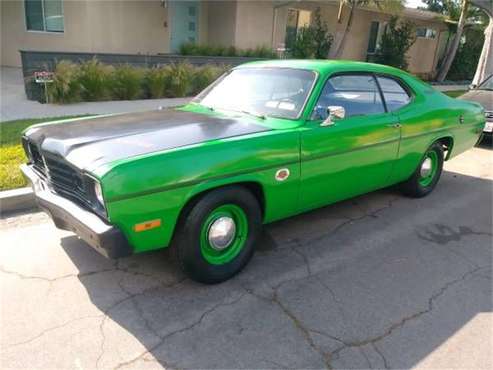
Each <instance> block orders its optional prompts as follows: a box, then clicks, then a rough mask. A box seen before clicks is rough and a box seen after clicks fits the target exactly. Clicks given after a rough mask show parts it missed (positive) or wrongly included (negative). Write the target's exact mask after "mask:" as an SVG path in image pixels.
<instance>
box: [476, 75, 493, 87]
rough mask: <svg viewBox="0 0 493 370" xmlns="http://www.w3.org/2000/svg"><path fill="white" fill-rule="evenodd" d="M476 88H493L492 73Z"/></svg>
mask: <svg viewBox="0 0 493 370" xmlns="http://www.w3.org/2000/svg"><path fill="white" fill-rule="evenodd" d="M477 89H478V90H490V91H492V90H493V75H492V76H490V77H488V78H487V79H486V80H484V81H483V82H482V83H481V84H480V85H479V86H478V87H477Z"/></svg>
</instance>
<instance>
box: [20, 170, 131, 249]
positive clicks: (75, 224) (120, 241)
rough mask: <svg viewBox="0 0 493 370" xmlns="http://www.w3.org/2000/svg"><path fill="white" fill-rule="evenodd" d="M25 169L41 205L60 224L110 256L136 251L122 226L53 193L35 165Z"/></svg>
mask: <svg viewBox="0 0 493 370" xmlns="http://www.w3.org/2000/svg"><path fill="white" fill-rule="evenodd" d="M21 171H22V173H23V174H24V176H25V177H26V178H27V179H28V180H29V181H30V182H31V184H32V187H33V190H34V195H35V199H36V201H37V203H38V205H39V207H40V208H41V209H42V210H43V211H45V212H46V213H48V214H49V215H50V216H51V218H52V219H53V221H54V222H55V225H56V227H58V228H59V229H63V230H69V231H73V232H74V233H76V234H77V235H78V236H79V237H80V238H81V239H82V240H84V241H85V242H86V243H87V244H89V245H90V246H91V247H93V248H94V249H96V250H97V251H98V252H99V253H101V254H103V255H104V256H106V257H108V258H120V257H126V256H129V255H131V254H132V247H131V246H130V245H129V243H128V241H127V239H126V237H125V235H124V234H123V233H122V231H121V230H120V229H119V228H118V227H116V226H113V225H110V224H107V223H106V222H104V221H103V220H102V219H101V218H99V217H98V216H97V215H95V214H94V213H92V212H90V211H88V210H86V209H83V208H81V207H80V206H78V205H77V204H75V203H74V202H72V201H70V200H68V199H66V198H63V197H61V196H59V195H57V194H55V193H53V192H52V191H51V190H50V189H49V188H48V186H47V184H46V182H45V181H44V179H43V178H41V177H40V176H39V175H38V174H37V173H36V172H35V171H34V170H33V168H32V166H30V165H26V164H24V165H22V166H21Z"/></svg>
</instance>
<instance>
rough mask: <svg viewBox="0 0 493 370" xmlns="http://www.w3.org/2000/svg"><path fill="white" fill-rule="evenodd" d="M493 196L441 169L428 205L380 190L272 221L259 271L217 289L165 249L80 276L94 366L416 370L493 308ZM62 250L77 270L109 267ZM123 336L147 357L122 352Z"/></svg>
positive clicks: (70, 244) (76, 245)
mask: <svg viewBox="0 0 493 370" xmlns="http://www.w3.org/2000/svg"><path fill="white" fill-rule="evenodd" d="M491 188H492V182H491V181H490V180H485V179H480V178H474V177H469V176H464V175H461V174H457V173H452V172H444V175H443V178H442V180H441V183H440V184H439V186H438V188H437V189H436V191H435V192H434V193H433V194H431V195H430V196H429V197H427V198H424V199H418V200H414V199H407V198H404V197H402V196H401V195H400V194H398V193H397V192H395V191H393V190H388V189H385V190H382V191H378V192H375V193H372V194H368V195H364V196H361V197H358V198H355V199H351V200H348V201H344V202H341V203H338V204H335V205H332V206H328V207H325V208H323V209H320V210H317V211H314V212H310V213H307V214H304V215H301V216H298V217H293V218H290V219H288V220H285V221H281V222H278V223H275V224H272V225H269V226H267V227H266V229H265V232H264V236H263V238H262V240H261V241H260V242H259V247H258V251H257V253H256V255H255V257H254V258H253V260H252V261H251V263H250V265H249V266H247V268H246V269H245V270H244V271H243V272H242V273H240V274H239V275H238V276H237V277H235V278H234V279H231V280H230V281H228V282H226V283H223V284H220V285H215V286H205V285H200V284H196V283H194V282H191V281H190V280H188V279H185V277H184V276H183V275H182V273H181V272H180V271H178V270H177V268H176V267H175V266H174V265H173V264H172V263H170V258H169V256H168V253H167V251H164V252H156V253H149V254H143V255H136V256H133V257H130V258H126V259H121V260H118V261H116V262H114V263H113V264H111V263H110V262H108V269H105V270H104V271H101V272H98V273H94V274H87V275H81V276H80V277H79V279H80V281H81V283H82V284H83V285H84V287H85V289H86V290H87V293H88V295H89V297H90V299H91V301H92V302H93V304H94V305H96V306H97V307H98V308H99V309H100V310H101V311H102V312H104V313H105V315H106V316H105V318H104V319H103V321H102V323H101V328H100V329H101V333H102V336H103V338H104V341H103V343H102V345H101V348H99V349H98V350H99V351H100V353H99V359H98V366H100V367H105V366H110V364H111V366H113V365H114V364H115V362H117V363H118V364H119V366H120V367H126V366H135V367H142V366H144V365H145V364H153V361H157V362H158V363H159V364H160V365H162V366H163V367H171V368H174V367H179V368H191V367H201V368H247V367H248V368H286V367H290V368H321V367H328V366H330V367H334V368H369V367H379V368H383V367H387V368H390V367H392V368H410V367H412V366H415V365H416V364H418V363H420V362H421V361H423V360H424V359H426V358H427V357H428V356H429V355H430V354H433V353H434V352H435V351H437V350H439V349H440V347H441V346H443V345H445V343H446V342H447V341H448V340H449V339H450V338H452V337H453V336H454V335H455V334H456V333H457V332H458V331H459V330H460V329H461V328H463V327H464V326H467V325H468V323H469V322H470V321H471V320H474V319H475V317H476V316H477V315H478V314H480V313H482V312H491V311H492V306H491V302H492V293H491V261H492V250H491V243H492V235H491V224H492V222H491V200H492V199H491V197H492V192H491ZM62 245H63V248H64V249H65V251H66V252H67V254H68V255H69V257H70V258H71V259H72V261H73V262H74V263H75V264H76V266H77V267H78V269H79V270H80V271H87V270H88V269H90V266H88V264H92V263H94V261H95V260H98V259H103V258H104V257H102V256H99V255H98V254H97V253H96V252H94V251H93V250H92V249H90V248H89V247H87V246H86V245H84V244H83V242H81V241H79V240H78V239H77V238H76V237H67V238H64V239H63V240H62ZM128 333H129V334H131V335H132V336H133V337H135V338H136V339H137V340H138V341H139V342H140V343H141V344H142V345H143V346H144V347H145V350H144V351H141V352H139V351H137V352H135V353H122V352H121V351H120V348H121V346H122V340H123V339H122V338H124V337H125V335H127V336H128ZM446 365H447V366H450V363H449V364H446ZM153 366H156V363H154V365H153Z"/></svg>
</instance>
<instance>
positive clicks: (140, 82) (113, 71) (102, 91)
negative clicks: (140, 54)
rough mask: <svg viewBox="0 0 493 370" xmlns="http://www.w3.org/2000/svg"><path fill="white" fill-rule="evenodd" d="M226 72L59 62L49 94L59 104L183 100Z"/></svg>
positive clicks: (186, 66) (209, 68)
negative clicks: (150, 99)
mask: <svg viewBox="0 0 493 370" xmlns="http://www.w3.org/2000/svg"><path fill="white" fill-rule="evenodd" d="M227 70H229V67H228V66H218V65H210V64H208V65H204V66H200V67H194V66H192V65H191V64H190V63H188V62H181V63H177V64H169V65H165V66H161V67H154V68H149V69H144V68H138V67H133V66H131V65H129V64H125V65H121V66H118V67H116V68H115V67H112V66H109V65H105V64H103V63H101V62H99V61H97V60H95V59H93V60H90V61H88V62H85V63H82V64H80V65H77V64H74V63H71V62H60V63H58V64H57V66H56V68H55V74H54V80H55V82H54V83H53V84H51V85H52V87H50V91H51V94H52V96H53V97H56V101H58V102H61V103H67V102H71V101H78V100H84V101H100V100H107V99H121V100H132V99H137V98H139V97H146V98H147V97H150V98H163V97H184V96H189V95H191V94H196V93H198V92H200V91H202V90H203V89H204V88H205V87H206V86H208V85H209V84H211V83H212V82H213V81H214V80H215V79H217V78H218V77H219V76H220V75H221V74H223V73H224V72H225V71H227ZM53 99H55V98H53Z"/></svg>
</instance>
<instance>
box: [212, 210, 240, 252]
mask: <svg viewBox="0 0 493 370" xmlns="http://www.w3.org/2000/svg"><path fill="white" fill-rule="evenodd" d="M235 234H236V224H235V221H234V220H233V219H232V218H231V217H220V218H218V219H217V220H215V221H214V222H213V223H212V224H211V226H210V227H209V233H208V239H209V243H210V245H211V247H212V248H214V249H215V250H218V251H220V250H223V249H224V248H227V247H228V246H229V245H230V244H231V242H232V241H233V239H234V237H235Z"/></svg>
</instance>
